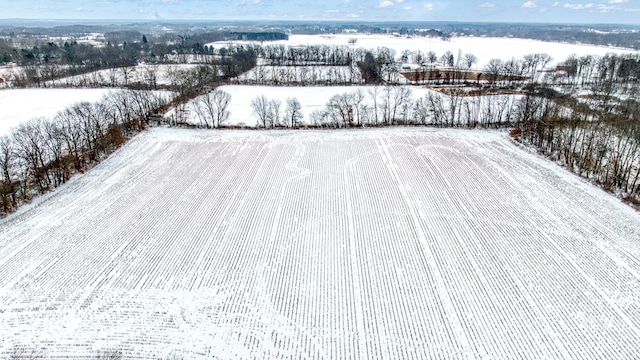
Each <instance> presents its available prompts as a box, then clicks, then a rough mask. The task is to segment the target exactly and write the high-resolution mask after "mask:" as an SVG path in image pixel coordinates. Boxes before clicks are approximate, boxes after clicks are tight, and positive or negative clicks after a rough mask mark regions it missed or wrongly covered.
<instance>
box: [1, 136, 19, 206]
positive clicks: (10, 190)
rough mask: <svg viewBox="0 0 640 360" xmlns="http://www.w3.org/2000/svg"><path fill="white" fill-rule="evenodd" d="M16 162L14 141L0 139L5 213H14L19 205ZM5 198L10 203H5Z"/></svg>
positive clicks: (2, 192) (4, 137)
mask: <svg viewBox="0 0 640 360" xmlns="http://www.w3.org/2000/svg"><path fill="white" fill-rule="evenodd" d="M15 160H16V159H15V156H14V146H13V141H12V140H11V138H9V137H7V136H2V137H0V172H1V173H2V182H1V183H0V185H2V186H1V187H0V194H2V196H3V206H4V212H5V213H8V212H11V211H13V209H15V208H16V206H17V205H18V201H17V199H16V188H15V185H14V183H13V175H12V173H13V165H14V162H15ZM5 198H6V199H10V201H9V202H7V201H5Z"/></svg>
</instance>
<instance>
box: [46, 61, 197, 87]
mask: <svg viewBox="0 0 640 360" xmlns="http://www.w3.org/2000/svg"><path fill="white" fill-rule="evenodd" d="M197 66H198V65H193V64H179V65H136V66H129V67H122V68H114V69H105V70H98V71H93V72H89V73H86V74H81V75H74V76H68V77H64V78H61V79H56V80H49V81H47V82H46V84H47V86H74V87H96V86H126V85H127V84H134V83H142V84H146V85H149V84H152V83H153V82H155V84H156V85H170V84H171V81H172V77H175V76H179V75H174V74H178V72H179V71H185V70H191V69H194V68H195V67H197Z"/></svg>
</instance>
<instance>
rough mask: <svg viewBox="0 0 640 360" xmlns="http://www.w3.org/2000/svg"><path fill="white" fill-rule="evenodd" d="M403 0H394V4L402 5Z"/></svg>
mask: <svg viewBox="0 0 640 360" xmlns="http://www.w3.org/2000/svg"><path fill="white" fill-rule="evenodd" d="M403 2H404V0H396V4H402V3H403Z"/></svg>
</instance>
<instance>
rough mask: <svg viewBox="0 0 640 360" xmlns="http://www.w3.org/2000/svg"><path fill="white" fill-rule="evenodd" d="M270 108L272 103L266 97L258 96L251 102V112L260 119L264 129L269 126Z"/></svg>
mask: <svg viewBox="0 0 640 360" xmlns="http://www.w3.org/2000/svg"><path fill="white" fill-rule="evenodd" d="M270 108H271V105H270V101H269V99H267V97H266V96H264V95H260V96H256V97H255V98H253V100H251V110H252V112H253V114H254V115H256V116H257V117H258V121H259V124H260V125H261V126H262V127H265V128H266V127H268V125H269V117H270V113H271V109H270Z"/></svg>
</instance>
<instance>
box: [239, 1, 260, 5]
mask: <svg viewBox="0 0 640 360" xmlns="http://www.w3.org/2000/svg"><path fill="white" fill-rule="evenodd" d="M262 3H263V0H242V2H241V3H240V4H241V5H262Z"/></svg>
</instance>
